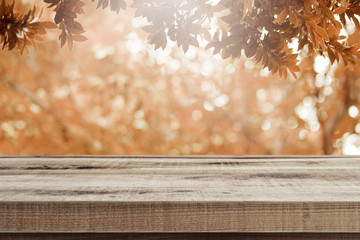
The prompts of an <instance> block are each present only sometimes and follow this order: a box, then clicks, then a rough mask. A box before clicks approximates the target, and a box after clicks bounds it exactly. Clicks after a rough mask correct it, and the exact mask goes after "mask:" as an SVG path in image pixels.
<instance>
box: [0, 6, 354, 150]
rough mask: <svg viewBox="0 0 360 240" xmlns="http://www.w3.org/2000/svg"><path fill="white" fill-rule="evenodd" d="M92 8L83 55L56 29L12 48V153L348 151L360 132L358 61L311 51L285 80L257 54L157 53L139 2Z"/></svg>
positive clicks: (4, 112) (2, 119) (6, 80)
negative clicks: (115, 8)
mask: <svg viewBox="0 0 360 240" xmlns="http://www.w3.org/2000/svg"><path fill="white" fill-rule="evenodd" d="M99 2H100V1H99ZM102 4H104V2H102ZM21 7H23V8H24V9H26V7H24V6H19V8H21ZM83 8H84V9H85V10H86V13H87V14H86V16H83V17H79V21H80V22H81V23H82V25H83V26H84V29H86V32H85V33H82V35H84V36H86V37H87V38H88V39H89V40H87V41H85V42H82V43H81V44H76V45H74V46H73V50H72V52H69V51H68V50H67V49H59V44H58V36H57V34H58V32H57V31H52V30H48V31H47V32H48V33H47V35H46V37H47V41H46V42H44V43H38V44H36V47H35V48H34V47H29V48H28V50H29V53H26V54H25V53H24V54H23V55H22V56H21V55H19V54H18V53H16V52H14V51H1V52H0V74H1V79H0V154H175V155H176V154H324V153H326V154H341V153H343V150H344V149H345V142H346V141H348V140H347V139H349V138H350V136H351V137H352V138H354V136H358V133H359V131H360V125H359V117H358V116H359V115H358V114H357V115H356V114H355V113H356V110H355V108H356V107H357V108H358V107H359V94H358V92H359V88H360V81H359V79H360V72H359V69H358V67H356V66H355V70H354V71H353V72H351V71H349V70H346V68H345V67H344V64H342V63H339V64H335V65H333V66H330V64H328V65H329V66H327V65H326V64H325V63H326V61H324V62H322V65H321V64H319V63H317V65H314V62H317V61H319V60H321V59H322V58H321V57H320V58H319V57H317V58H315V57H312V56H309V55H308V54H309V52H308V51H306V49H305V50H304V51H303V52H301V53H300V55H301V59H302V61H301V69H302V71H301V72H299V73H298V74H297V76H298V79H297V80H295V78H293V77H288V78H287V79H284V78H279V77H277V76H273V75H271V73H270V72H269V71H268V70H266V69H265V70H264V69H262V66H258V65H256V64H255V63H254V62H255V61H253V60H250V59H246V58H245V57H240V58H237V59H234V60H230V59H227V60H223V59H221V58H219V57H218V56H216V55H215V56H214V55H212V53H211V51H209V50H201V49H195V48H194V47H193V46H188V47H189V49H188V51H187V53H186V54H184V53H183V51H182V50H179V49H178V48H177V46H173V45H176V44H172V43H171V42H170V41H169V42H167V47H166V48H164V50H162V49H158V50H156V51H155V50H153V49H152V48H151V46H148V45H147V44H146V38H147V33H146V32H145V31H143V30H141V26H145V25H147V24H148V23H146V21H145V22H144V21H143V20H142V19H141V18H135V19H134V18H133V14H134V11H133V10H131V9H128V10H127V11H126V12H124V11H123V12H120V14H119V15H117V14H116V13H113V12H110V11H102V10H95V9H94V6H91V5H89V6H88V5H87V6H84V7H83ZM20 10H21V9H20ZM20 10H19V11H20ZM340 10H341V9H339V8H336V9H334V11H340ZM248 11H249V10H248ZM252 11H254V10H252ZM250 12H251V11H250ZM250 12H249V13H250ZM284 14H285V13H284ZM287 14H292V12H291V11H289V12H287ZM47 17H48V16H47ZM99 19H101V21H99ZM280 20H281V19H279V20H278V21H280ZM348 31H349V33H350V37H349V44H354V43H357V41H358V39H359V37H360V36H359V35H358V33H357V32H356V31H353V32H351V29H350V28H349V29H348ZM318 33H319V35H321V34H324V33H323V32H322V31H321V30H318ZM65 34H68V32H66V33H65ZM351 34H352V35H351ZM61 44H63V43H61ZM199 44H201V41H199ZM190 45H191V44H190ZM161 46H162V45H160V47H161ZM314 66H315V67H314ZM319 66H320V67H321V66H322V67H323V69H320V70H319V69H317V68H319ZM326 66H327V68H325V67H326ZM350 107H352V109H353V113H352V116H350V115H349V114H348V110H349V108H350ZM354 107H355V108H354ZM354 111H355V112H354ZM354 139H356V138H354ZM357 139H359V138H357ZM353 145H354V144H353ZM355 145H356V144H355Z"/></svg>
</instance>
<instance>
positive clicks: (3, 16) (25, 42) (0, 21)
mask: <svg viewBox="0 0 360 240" xmlns="http://www.w3.org/2000/svg"><path fill="white" fill-rule="evenodd" d="M14 6H15V1H14V2H13V3H12V4H8V3H6V1H5V0H3V1H2V2H1V5H0V44H2V49H4V48H8V49H9V50H19V51H20V52H21V53H22V52H23V51H24V49H26V47H27V46H30V45H32V44H33V45H34V44H35V40H38V41H42V40H43V38H42V37H41V35H44V34H45V33H46V29H47V28H54V27H55V28H56V25H55V24H54V23H52V22H46V21H44V22H40V21H38V20H37V19H38V18H40V17H41V13H40V14H39V16H36V7H35V6H34V7H33V8H32V9H31V10H29V11H28V12H27V13H26V14H19V13H15V12H14Z"/></svg>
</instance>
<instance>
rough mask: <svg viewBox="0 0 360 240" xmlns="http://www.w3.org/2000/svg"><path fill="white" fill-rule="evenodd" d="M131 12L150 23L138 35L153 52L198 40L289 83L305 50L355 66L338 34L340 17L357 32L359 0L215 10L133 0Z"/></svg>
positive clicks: (266, 2)
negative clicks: (212, 27)
mask: <svg viewBox="0 0 360 240" xmlns="http://www.w3.org/2000/svg"><path fill="white" fill-rule="evenodd" d="M132 6H133V7H135V8H137V10H136V15H137V16H143V17H146V18H147V19H148V21H149V22H150V23H151V24H150V25H148V26H146V27H145V28H144V30H145V31H147V32H149V33H150V34H149V42H150V43H152V44H154V45H155V49H156V48H159V47H162V48H164V47H165V46H166V41H167V39H166V37H168V38H169V39H171V40H173V41H176V42H177V44H178V46H181V45H182V46H183V49H184V51H185V52H186V50H187V49H188V46H189V45H193V46H195V47H197V46H198V42H197V39H198V36H202V37H204V38H205V39H206V40H207V41H209V44H208V45H207V47H206V48H213V49H214V54H218V53H219V54H221V56H222V57H223V58H229V57H232V58H238V57H240V56H241V55H242V54H244V55H245V56H246V57H248V58H254V60H255V61H256V62H258V63H260V64H261V65H262V67H264V68H266V67H267V68H268V69H269V70H270V71H271V72H273V73H278V74H279V75H280V76H283V77H286V76H287V73H288V72H290V73H291V74H292V75H293V76H294V77H295V78H296V74H295V73H296V72H299V71H300V68H299V67H298V62H299V60H298V52H299V51H300V50H302V49H304V47H305V46H306V49H307V51H308V53H309V54H310V55H312V54H317V55H322V56H326V55H327V56H328V57H329V58H330V60H331V63H334V61H335V60H336V61H339V60H340V59H342V60H343V62H344V63H345V65H347V66H348V67H349V68H352V66H353V65H355V64H357V63H358V62H359V57H360V53H359V48H358V47H357V46H348V45H347V44H346V42H345V41H344V39H345V37H344V36H341V34H340V30H342V29H343V28H344V27H345V26H346V24H347V20H346V17H347V18H348V19H350V20H351V21H353V22H354V23H355V25H356V27H357V29H358V30H360V24H359V21H358V19H357V17H358V15H359V14H360V1H359V0H302V1H300V0H221V1H220V2H219V3H218V4H217V5H216V6H212V5H211V2H210V1H196V0H182V1H175V0H174V1H165V0H164V1H161V0H152V1H145V0H134V3H133V5H132ZM213 16H215V17H217V19H216V20H217V29H216V31H215V32H210V31H209V30H208V29H205V28H204V27H203V26H204V22H205V21H204V20H205V19H211V20H212V21H214V18H213ZM210 33H212V36H211V38H210V39H209V35H210ZM294 42H298V47H297V49H294V44H293V43H294Z"/></svg>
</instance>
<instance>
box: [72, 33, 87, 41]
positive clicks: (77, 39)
mask: <svg viewBox="0 0 360 240" xmlns="http://www.w3.org/2000/svg"><path fill="white" fill-rule="evenodd" d="M72 39H73V40H74V41H76V42H84V41H86V40H88V39H87V37H84V36H82V35H78V34H76V35H72Z"/></svg>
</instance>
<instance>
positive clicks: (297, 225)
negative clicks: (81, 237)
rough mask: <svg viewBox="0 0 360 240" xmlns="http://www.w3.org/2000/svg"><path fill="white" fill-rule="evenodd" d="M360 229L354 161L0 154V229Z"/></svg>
mask: <svg viewBox="0 0 360 240" xmlns="http://www.w3.org/2000/svg"><path fill="white" fill-rule="evenodd" d="M14 231H17V232H26V231H27V232H72V231H75V232H79V231H80V232H81V231H87V232H88V231H90V232H91V231H93V232H144V231H145V232H214V231H215V232H263V231H268V232H284V231H285V232H299V231H302V232H359V231H360V157H337V156H331V157H329V156H327V157H319V156H278V157H276V156H252V157H251V156H244V157H241V156H178V157H170V156H132V157H125V156H96V157H93V156H74V157H72V156H61V157H60V156H54V157H50V156H47V157H30V156H28V157H5V156H3V157H0V232H14Z"/></svg>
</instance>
